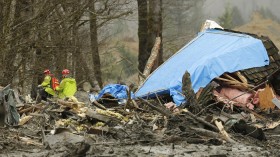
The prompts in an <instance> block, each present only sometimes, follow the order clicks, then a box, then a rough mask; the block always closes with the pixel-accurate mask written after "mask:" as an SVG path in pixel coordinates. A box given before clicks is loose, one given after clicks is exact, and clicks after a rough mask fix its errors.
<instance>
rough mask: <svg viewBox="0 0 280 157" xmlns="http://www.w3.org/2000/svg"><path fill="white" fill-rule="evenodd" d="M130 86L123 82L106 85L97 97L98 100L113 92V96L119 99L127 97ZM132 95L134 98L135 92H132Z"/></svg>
mask: <svg viewBox="0 0 280 157" xmlns="http://www.w3.org/2000/svg"><path fill="white" fill-rule="evenodd" d="M127 89H128V87H127V86H126V85H121V84H108V85H106V86H105V87H104V88H103V89H102V90H101V91H100V92H99V93H98V96H96V97H95V99H96V100H98V99H100V98H101V97H102V96H103V95H104V94H106V93H108V94H111V95H112V96H113V97H115V98H117V99H119V100H120V99H127V93H126V90H127ZM131 97H132V98H134V94H133V93H131Z"/></svg>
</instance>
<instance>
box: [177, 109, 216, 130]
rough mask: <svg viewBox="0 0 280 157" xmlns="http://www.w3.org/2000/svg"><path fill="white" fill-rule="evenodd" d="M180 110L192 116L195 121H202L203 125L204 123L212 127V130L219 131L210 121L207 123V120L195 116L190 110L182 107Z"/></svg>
mask: <svg viewBox="0 0 280 157" xmlns="http://www.w3.org/2000/svg"><path fill="white" fill-rule="evenodd" d="M182 111H183V112H184V113H187V114H188V115H189V116H190V117H192V118H193V119H195V120H196V121H198V122H200V123H202V124H204V125H206V126H208V127H210V128H212V129H213V130H214V131H216V132H219V131H220V130H219V129H218V128H217V127H216V126H214V125H212V124H211V123H209V122H207V121H205V120H203V119H201V118H199V117H196V116H195V115H194V114H192V113H191V112H190V111H188V110H187V109H182Z"/></svg>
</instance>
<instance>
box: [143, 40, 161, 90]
mask: <svg viewBox="0 0 280 157" xmlns="http://www.w3.org/2000/svg"><path fill="white" fill-rule="evenodd" d="M160 43H161V39H160V37H157V38H156V40H155V44H154V46H153V49H152V52H151V55H150V57H149V59H148V61H147V63H146V66H145V69H144V72H143V75H144V77H145V78H147V77H148V75H149V74H150V73H151V71H152V68H153V66H154V64H155V61H156V59H157V56H158V53H159V49H160ZM143 82H144V79H143V78H141V79H140V85H141V84H143Z"/></svg>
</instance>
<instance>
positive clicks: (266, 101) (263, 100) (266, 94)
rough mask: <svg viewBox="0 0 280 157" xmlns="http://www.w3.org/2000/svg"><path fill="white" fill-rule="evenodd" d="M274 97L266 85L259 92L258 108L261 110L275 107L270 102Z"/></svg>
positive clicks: (271, 90)
mask: <svg viewBox="0 0 280 157" xmlns="http://www.w3.org/2000/svg"><path fill="white" fill-rule="evenodd" d="M274 97H275V94H274V91H273V89H272V88H271V87H270V86H269V85H268V84H266V85H265V88H264V90H263V91H260V92H259V99H260V103H259V108H260V109H262V110H268V109H274V108H275V105H274V104H273V102H272V99H273V98H274Z"/></svg>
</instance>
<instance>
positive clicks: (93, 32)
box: [89, 3, 103, 87]
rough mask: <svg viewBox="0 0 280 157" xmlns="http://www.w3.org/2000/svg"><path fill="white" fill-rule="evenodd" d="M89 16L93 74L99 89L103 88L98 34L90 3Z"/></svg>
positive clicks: (93, 11)
mask: <svg viewBox="0 0 280 157" xmlns="http://www.w3.org/2000/svg"><path fill="white" fill-rule="evenodd" d="M89 9H90V11H91V14H90V40H91V51H92V60H93V66H94V73H95V77H96V79H97V82H98V84H99V86H100V87H102V86H103V83H102V73H101V63H100V56H99V50H98V33H97V16H96V11H95V3H91V5H90V7H89Z"/></svg>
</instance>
